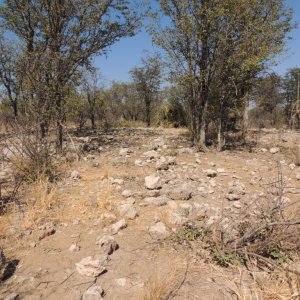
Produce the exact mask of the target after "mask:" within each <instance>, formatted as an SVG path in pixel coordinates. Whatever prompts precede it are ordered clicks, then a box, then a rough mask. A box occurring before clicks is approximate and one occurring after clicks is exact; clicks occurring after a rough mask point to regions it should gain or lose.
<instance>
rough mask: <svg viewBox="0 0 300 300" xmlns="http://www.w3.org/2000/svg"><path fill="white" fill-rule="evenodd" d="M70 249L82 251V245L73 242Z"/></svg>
mask: <svg viewBox="0 0 300 300" xmlns="http://www.w3.org/2000/svg"><path fill="white" fill-rule="evenodd" d="M69 251H71V252H79V251H80V246H79V245H77V244H73V245H71V246H70V248H69Z"/></svg>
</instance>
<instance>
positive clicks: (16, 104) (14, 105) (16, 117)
mask: <svg viewBox="0 0 300 300" xmlns="http://www.w3.org/2000/svg"><path fill="white" fill-rule="evenodd" d="M12 107H13V111H14V118H15V120H16V121H18V114H19V111H18V102H17V100H14V101H13V102H12Z"/></svg>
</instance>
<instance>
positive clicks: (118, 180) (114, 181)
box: [112, 179, 124, 185]
mask: <svg viewBox="0 0 300 300" xmlns="http://www.w3.org/2000/svg"><path fill="white" fill-rule="evenodd" d="M112 184H118V185H123V184H124V180H123V179H113V181H112Z"/></svg>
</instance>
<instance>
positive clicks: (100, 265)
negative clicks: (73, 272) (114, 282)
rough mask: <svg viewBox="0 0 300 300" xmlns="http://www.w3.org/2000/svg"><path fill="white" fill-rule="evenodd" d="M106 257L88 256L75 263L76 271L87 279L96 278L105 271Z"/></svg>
mask: <svg viewBox="0 0 300 300" xmlns="http://www.w3.org/2000/svg"><path fill="white" fill-rule="evenodd" d="M107 262H108V257H107V255H101V256H98V257H96V258H93V257H92V256H88V257H85V258H83V259H82V260H81V261H80V262H79V263H76V269H77V271H78V273H79V274H81V275H84V276H87V277H97V276H99V275H100V274H102V273H103V272H105V271H106V267H105V265H106V263H107Z"/></svg>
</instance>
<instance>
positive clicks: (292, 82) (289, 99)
mask: <svg viewBox="0 0 300 300" xmlns="http://www.w3.org/2000/svg"><path fill="white" fill-rule="evenodd" d="M299 82H300V68H293V69H290V70H289V71H288V72H287V73H286V75H285V77H284V79H283V89H284V98H285V103H286V109H285V113H286V115H287V118H288V119H289V120H290V121H291V123H290V126H291V127H293V125H298V126H299V127H300V116H299V117H298V118H299V120H298V121H299V124H293V122H292V121H294V118H293V117H294V116H293V114H295V112H296V109H297V100H298V86H299V85H300V83H299ZM299 107H300V105H299ZM299 109H300V108H299Z"/></svg>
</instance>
